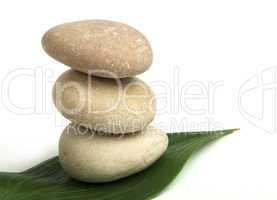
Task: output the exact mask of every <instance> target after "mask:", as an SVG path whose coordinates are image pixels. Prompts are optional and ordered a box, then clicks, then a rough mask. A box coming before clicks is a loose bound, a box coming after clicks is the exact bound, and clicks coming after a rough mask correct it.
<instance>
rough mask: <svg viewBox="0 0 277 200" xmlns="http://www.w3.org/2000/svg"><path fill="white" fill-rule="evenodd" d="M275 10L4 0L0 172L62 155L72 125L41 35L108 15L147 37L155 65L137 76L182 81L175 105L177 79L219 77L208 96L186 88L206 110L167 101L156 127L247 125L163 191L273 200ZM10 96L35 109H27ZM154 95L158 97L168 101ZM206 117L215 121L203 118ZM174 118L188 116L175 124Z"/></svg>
mask: <svg viewBox="0 0 277 200" xmlns="http://www.w3.org/2000/svg"><path fill="white" fill-rule="evenodd" d="M276 10H277V2H276V1H273V0H272V1H268V0H260V1H254V0H251V1H250V0H249V1H247V0H233V1H222V0H210V1H205V0H194V1H186V0H185V1H173V0H171V1H146V0H140V1H127V0H126V1H120V0H117V1H105V0H101V1H68V0H67V1H65V0H60V1H50V0H47V1H35V0H32V1H15V0H9V1H3V2H1V6H0V25H1V26H0V55H1V58H0V81H1V92H2V93H1V98H2V99H1V104H0V112H1V130H0V171H21V170H24V169H27V168H29V167H31V166H33V165H35V164H37V163H39V162H41V161H43V160H45V159H47V158H50V157H52V156H54V155H56V154H57V142H58V139H59V135H60V133H61V131H62V130H63V128H64V127H65V126H66V124H67V123H68V122H67V121H66V120H65V119H63V118H62V117H61V116H60V115H59V113H57V112H54V111H55V109H54V107H53V104H52V99H51V88H52V85H53V82H54V81H55V79H56V78H57V77H58V76H59V75H60V74H61V73H62V72H63V71H65V70H66V69H67V67H66V66H64V65H62V64H60V63H57V62H56V61H54V60H52V59H51V58H50V57H48V56H47V55H46V54H45V53H44V52H43V50H42V48H41V44H40V40H41V37H42V35H43V33H44V32H45V31H46V30H47V29H48V28H50V27H52V26H54V25H56V24H60V23H63V22H68V21H76V20H82V19H95V18H97V19H110V20H115V21H121V22H125V23H127V24H130V25H132V26H134V27H136V28H137V29H139V30H141V31H142V32H143V33H144V34H145V35H146V36H147V37H148V39H149V40H150V42H151V44H152V47H153V51H154V63H153V66H152V67H151V68H150V70H149V71H147V72H146V73H145V74H143V75H141V76H140V77H141V78H142V79H144V80H145V81H146V82H148V83H149V84H150V85H151V84H152V85H153V90H154V91H155V92H156V93H157V94H158V93H159V88H155V87H154V83H155V81H161V80H162V81H165V82H166V83H168V84H169V86H170V90H174V89H177V93H175V96H174V95H171V94H170V93H167V94H166V97H167V101H168V103H169V105H171V106H172V105H173V106H177V108H178V106H179V105H180V104H181V103H179V102H178V99H185V100H186V97H187V96H183V95H182V94H180V93H178V87H180V86H181V87H182V86H184V85H186V84H187V83H192V82H191V81H198V83H200V84H201V85H202V86H208V84H209V83H212V82H219V83H221V84H222V85H221V86H220V87H219V88H218V89H217V90H216V92H215V95H214V98H211V99H209V100H208V99H207V96H206V92H205V91H204V93H202V92H203V91H200V90H199V87H196V88H190V89H191V90H192V91H193V92H194V94H195V96H193V98H192V99H190V100H188V101H187V104H188V106H189V108H191V109H193V110H195V109H202V110H203V109H204V110H203V113H201V114H199V113H198V114H197V115H195V114H193V113H189V112H188V110H182V109H181V108H178V109H177V110H172V109H170V108H167V109H166V110H165V111H166V112H164V113H161V114H158V115H157V116H156V119H155V123H156V124H157V126H161V127H162V128H163V129H165V130H167V131H173V129H174V131H175V130H177V131H183V130H184V129H185V130H208V129H216V128H241V130H240V131H239V132H237V133H236V134H234V135H230V136H228V137H225V138H224V139H221V140H220V141H218V142H216V143H214V144H212V145H210V146H209V147H207V148H205V149H204V150H203V151H201V152H200V153H198V154H196V155H195V156H194V157H193V158H192V159H190V161H189V162H188V164H187V165H186V166H185V167H184V170H183V171H182V173H181V174H180V175H179V176H178V178H177V179H176V181H174V183H173V184H172V185H171V187H170V188H169V189H168V190H167V191H166V192H165V193H164V194H162V195H161V196H160V197H158V198H157V199H180V200H181V199H191V200H203V199H213V200H222V199H224V200H234V199H235V200H245V199H251V200H264V199H266V200H276V199H277V172H276V169H277V161H276V160H277V159H276V152H277V144H276V142H277V133H276V130H274V125H275V124H276V122H277V120H276V115H275V112H276V102H277V100H276V99H275V98H274V97H275V96H276V94H275V93H274V92H276V77H275V73H276V72H275V71H274V70H275V68H274V67H273V66H277V12H276ZM22 68H25V69H24V70H22ZM20 69H21V70H20ZM176 69H177V70H179V71H177V73H176V74H177V75H178V76H177V78H178V77H179V78H180V82H179V83H178V84H176V83H174V80H176V77H174V70H176ZM34 71H35V72H36V73H37V75H36V82H34V79H33V78H34V77H32V76H30V75H29V76H22V72H24V73H31V72H34ZM17 72H18V73H19V74H21V75H19V76H17V75H16V73H17ZM175 72H176V71H175ZM11 74H12V75H11ZM40 76H41V77H43V78H44V79H42V78H41V77H40ZM175 76H176V75H175ZM11 77H12V79H11ZM11 80H12V81H11ZM248 80H249V81H248ZM7 82H9V84H7ZM244 83H246V86H245V87H243V88H242V92H240V88H241V87H242V86H243V85H244ZM267 83H273V84H267ZM274 83H275V84H274ZM248 84H249V85H248ZM7 85H9V88H8V92H9V99H7V87H6V86H7ZM34 85H36V89H34ZM250 89H251V90H250ZM247 92H248V93H247ZM201 93H202V94H201ZM200 97H201V98H202V99H200ZM240 97H241V98H242V101H241V102H240V103H239V102H238V99H239V98H240ZM188 99H189V98H188ZM9 100H10V101H9ZM11 101H12V102H13V104H14V106H17V107H22V108H27V107H31V108H32V107H34V106H35V108H36V110H35V112H34V111H33V112H30V113H29V114H28V113H25V114H22V110H23V109H18V108H16V107H14V106H12V105H11V104H10V103H11ZM158 101H159V102H160V105H161V103H163V101H164V99H160V100H159V99H158ZM207 105H209V106H210V107H207ZM213 105H214V107H213ZM208 108H209V109H210V110H208ZM20 110H21V114H19V113H18V111H20ZM24 110H25V111H26V112H27V111H28V112H29V111H30V110H26V109H24ZM247 113H248V114H247ZM208 119H209V120H211V122H210V125H211V126H207V125H206V124H205V122H207V120H208ZM172 120H173V121H174V120H175V121H177V123H180V124H182V122H184V120H185V121H186V123H183V124H184V127H181V126H177V127H175V128H173V129H172V128H171V127H170V126H171V122H172ZM182 120H183V121H182ZM215 123H216V124H217V125H216V126H213V125H214V124H215Z"/></svg>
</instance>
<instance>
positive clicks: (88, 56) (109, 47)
mask: <svg viewBox="0 0 277 200" xmlns="http://www.w3.org/2000/svg"><path fill="white" fill-rule="evenodd" d="M42 46H43V48H44V50H45V51H46V52H47V53H48V54H49V55H50V56H51V57H53V58H54V59H56V60H58V61H60V62H62V63H64V64H66V65H68V66H70V67H72V68H73V69H75V70H78V71H82V72H86V73H92V74H94V75H97V76H101V77H107V78H111V77H112V78H114V77H115V76H116V77H118V78H123V77H131V76H135V75H137V74H140V73H143V72H144V71H146V70H147V69H148V68H149V67H150V65H151V64H152V57H153V56H152V50H151V47H150V44H149V42H148V41H147V39H146V38H145V36H144V35H142V33H140V32H139V31H137V30H136V29H134V28H132V27H130V26H128V25H126V24H122V23H119V22H113V21H106V20H86V21H79V22H72V23H66V24H62V25H59V26H56V27H54V28H52V29H50V30H49V31H47V32H46V33H45V35H44V36H43V38H42Z"/></svg>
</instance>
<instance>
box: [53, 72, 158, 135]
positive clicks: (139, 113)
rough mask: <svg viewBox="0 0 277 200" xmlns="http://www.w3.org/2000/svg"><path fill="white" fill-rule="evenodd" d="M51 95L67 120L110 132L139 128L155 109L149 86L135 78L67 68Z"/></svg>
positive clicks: (129, 130)
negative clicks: (91, 73)
mask: <svg viewBox="0 0 277 200" xmlns="http://www.w3.org/2000/svg"><path fill="white" fill-rule="evenodd" d="M53 99H54V103H55V105H56V107H57V109H58V110H59V111H60V112H61V113H62V114H63V115H64V116H65V117H66V118H68V119H69V120H71V121H73V122H77V123H82V124H84V125H86V126H88V127H89V128H91V129H93V130H96V131H101V132H105V133H112V134H124V133H130V132H137V131H140V130H142V129H144V128H145V127H146V126H147V125H148V124H149V123H150V122H151V121H152V120H153V119H154V117H155V112H156V100H155V97H154V94H153V92H152V90H151V89H150V88H149V86H148V85H147V84H146V83H144V82H143V81H142V80H140V79H138V78H124V79H117V80H116V79H108V78H100V77H95V76H89V75H87V74H84V73H81V72H77V71H74V70H68V71H66V72H65V73H63V74H62V75H61V76H60V77H59V78H58V80H57V81H56V83H55V85H54V88H53Z"/></svg>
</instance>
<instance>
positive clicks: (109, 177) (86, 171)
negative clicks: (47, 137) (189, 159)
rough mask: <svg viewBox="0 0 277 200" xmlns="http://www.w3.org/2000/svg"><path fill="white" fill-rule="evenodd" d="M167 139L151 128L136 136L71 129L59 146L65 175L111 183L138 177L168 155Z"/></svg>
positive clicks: (83, 179) (73, 127) (63, 136)
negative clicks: (140, 172) (161, 157)
mask: <svg viewBox="0 0 277 200" xmlns="http://www.w3.org/2000/svg"><path fill="white" fill-rule="evenodd" d="M167 146H168V137H167V135H166V134H165V133H163V132H162V131H160V130H158V129H153V128H151V127H148V128H147V129H146V130H144V131H143V132H141V133H139V134H137V135H130V136H126V135H125V136H123V137H118V136H101V135H97V134H95V133H93V132H90V131H88V129H79V128H77V127H75V126H74V125H72V124H71V125H69V126H68V127H67V128H66V129H65V130H64V132H63V134H62V136H61V138H60V143H59V158H60V162H61V165H62V166H63V168H64V169H65V171H66V172H67V173H68V174H69V175H70V176H71V177H72V178H75V179H77V180H80V181H84V182H92V183H94V182H109V181H114V180H117V179H120V178H124V177H127V176H129V175H132V174H134V173H137V172H139V171H141V170H143V169H145V168H147V167H148V166H150V165H151V164H153V163H154V162H155V161H156V160H157V159H159V158H160V156H161V155H162V154H163V153H164V152H165V151H166V149H167Z"/></svg>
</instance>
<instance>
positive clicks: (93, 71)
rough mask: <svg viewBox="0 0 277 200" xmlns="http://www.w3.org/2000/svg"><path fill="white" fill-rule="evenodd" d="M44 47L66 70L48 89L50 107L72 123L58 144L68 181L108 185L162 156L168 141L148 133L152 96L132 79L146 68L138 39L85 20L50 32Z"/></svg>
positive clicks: (147, 54) (145, 51)
mask: <svg viewBox="0 0 277 200" xmlns="http://www.w3.org/2000/svg"><path fill="white" fill-rule="evenodd" d="M42 46H43V48H44V50H45V51H46V52H47V54H48V55H50V56H51V57H52V58H54V59H56V60H57V61H59V62H61V63H63V64H65V65H67V66H69V67H71V68H72V69H71V70H68V71H66V72H64V73H63V74H62V75H61V76H60V77H59V78H58V80H57V81H56V83H55V85H54V88H53V99H54V103H55V106H56V107H57V109H58V110H59V111H60V112H61V114H62V115H63V116H64V117H65V118H67V119H69V120H70V121H72V123H71V124H70V125H69V126H68V127H66V128H65V130H64V132H63V133H62V136H61V138H60V143H59V158H60V163H61V165H62V167H63V168H64V170H65V171H66V172H67V173H68V174H69V175H70V176H71V177H73V178H75V179H77V180H80V181H85V182H92V183H95V182H109V181H114V180H117V179H120V178H124V177H127V176H129V175H132V174H134V173H137V172H139V171H141V170H143V169H145V168H147V167H148V166H150V165H151V164H153V163H154V162H155V161H156V160H158V159H159V158H160V157H161V156H162V154H163V153H164V152H165V151H166V149H167V146H168V137H167V135H166V134H165V133H163V132H162V131H161V130H159V129H155V128H153V127H151V126H149V124H150V122H151V121H152V120H153V119H154V117H155V113H156V100H155V97H154V94H153V92H152V90H151V89H150V87H149V86H148V85H147V84H146V83H145V82H143V81H142V80H140V79H139V78H135V77H134V76H136V75H138V74H141V73H143V72H144V71H146V70H147V69H148V68H149V67H150V65H151V64H152V58H153V55H152V50H151V46H150V44H149V42H148V40H147V39H146V38H145V36H144V35H143V34H142V33H140V32H139V31H138V30H136V29H134V28H132V27H130V26H128V25H126V24H122V23H118V22H112V21H106V20H86V21H79V22H72V23H66V24H62V25H58V26H56V27H54V28H52V29H50V30H49V31H47V32H46V33H45V35H44V36H43V39H42Z"/></svg>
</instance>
